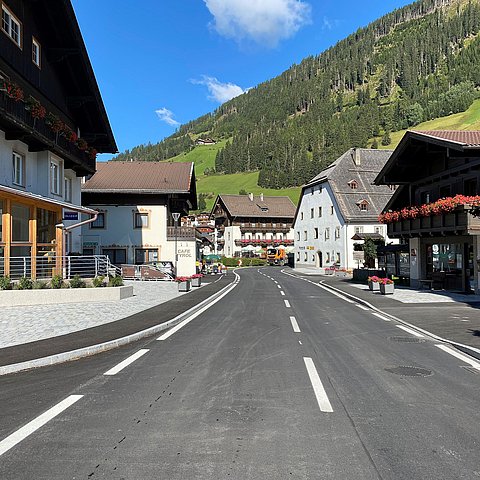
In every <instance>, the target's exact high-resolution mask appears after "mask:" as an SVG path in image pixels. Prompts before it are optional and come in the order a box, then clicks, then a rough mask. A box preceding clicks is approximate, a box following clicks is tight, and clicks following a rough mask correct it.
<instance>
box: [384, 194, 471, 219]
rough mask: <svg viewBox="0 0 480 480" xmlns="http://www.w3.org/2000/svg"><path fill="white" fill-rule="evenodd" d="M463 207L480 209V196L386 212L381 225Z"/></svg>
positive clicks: (444, 199) (443, 199)
mask: <svg viewBox="0 0 480 480" xmlns="http://www.w3.org/2000/svg"><path fill="white" fill-rule="evenodd" d="M461 205H470V206H472V207H480V195H473V196H468V195H455V196H454V197H446V198H441V199H440V200H437V201H436V202H432V203H426V204H424V205H420V206H419V207H417V206H411V207H405V208H402V209H401V210H400V211H394V212H385V213H382V214H381V215H379V217H378V221H379V222H380V223H386V224H388V223H394V222H398V221H399V220H406V219H409V218H418V217H430V216H431V215H441V214H444V213H450V212H453V211H454V210H455V209H456V208H457V207H459V206H461Z"/></svg>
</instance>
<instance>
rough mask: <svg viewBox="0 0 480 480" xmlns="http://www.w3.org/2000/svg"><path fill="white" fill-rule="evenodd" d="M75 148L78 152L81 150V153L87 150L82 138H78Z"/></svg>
mask: <svg viewBox="0 0 480 480" xmlns="http://www.w3.org/2000/svg"><path fill="white" fill-rule="evenodd" d="M77 147H78V149H79V150H82V152H84V151H85V150H87V148H88V143H87V142H86V141H85V140H84V139H83V138H79V139H78V140H77Z"/></svg>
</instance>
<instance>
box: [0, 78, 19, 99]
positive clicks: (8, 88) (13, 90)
mask: <svg viewBox="0 0 480 480" xmlns="http://www.w3.org/2000/svg"><path fill="white" fill-rule="evenodd" d="M2 82H3V83H2V84H0V85H1V89H2V90H3V91H4V92H5V93H6V94H7V97H9V98H11V99H13V100H15V102H20V101H22V100H23V98H24V96H25V95H24V93H23V90H22V89H21V88H20V87H19V86H18V85H17V84H16V83H13V82H9V81H8V80H2Z"/></svg>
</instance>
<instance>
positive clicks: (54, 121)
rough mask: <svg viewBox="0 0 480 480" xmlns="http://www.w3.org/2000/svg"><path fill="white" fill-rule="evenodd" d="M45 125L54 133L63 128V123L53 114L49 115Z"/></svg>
mask: <svg viewBox="0 0 480 480" xmlns="http://www.w3.org/2000/svg"><path fill="white" fill-rule="evenodd" d="M45 123H46V124H47V125H48V126H49V127H50V130H52V131H53V132H54V133H58V132H60V131H61V130H63V129H64V128H65V125H64V123H63V122H62V121H61V120H60V119H59V118H58V117H57V116H56V115H54V114H53V113H49V114H48V115H47V118H46V120H45Z"/></svg>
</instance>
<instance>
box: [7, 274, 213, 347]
mask: <svg viewBox="0 0 480 480" xmlns="http://www.w3.org/2000/svg"><path fill="white" fill-rule="evenodd" d="M204 283H205V284H206V283H207V282H204ZM125 285H133V297H130V298H125V299H123V300H121V301H116V302H95V303H88V304H86V303H69V304H61V305H30V306H24V307H3V308H2V311H1V313H0V348H5V347H10V346H13V345H19V344H23V343H28V342H36V341H38V340H43V339H45V338H51V337H58V336H60V335H66V334H69V333H72V332H78V331H80V330H86V329H88V328H91V327H96V326H99V325H104V324H106V323H110V322H115V321H117V320H120V319H122V318H125V317H129V316H131V315H134V314H136V313H139V312H142V311H144V310H147V309H148V308H151V307H154V306H155V305H159V304H161V303H164V302H167V301H169V300H172V299H173V298H177V297H179V296H181V295H184V293H181V292H179V291H178V286H177V284H176V283H175V282H139V281H137V282H133V281H130V282H129V281H125Z"/></svg>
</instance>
